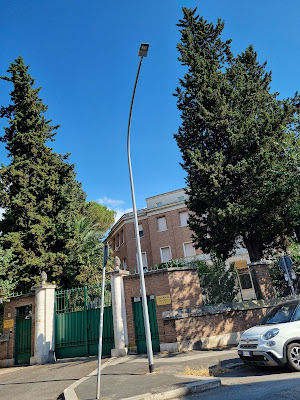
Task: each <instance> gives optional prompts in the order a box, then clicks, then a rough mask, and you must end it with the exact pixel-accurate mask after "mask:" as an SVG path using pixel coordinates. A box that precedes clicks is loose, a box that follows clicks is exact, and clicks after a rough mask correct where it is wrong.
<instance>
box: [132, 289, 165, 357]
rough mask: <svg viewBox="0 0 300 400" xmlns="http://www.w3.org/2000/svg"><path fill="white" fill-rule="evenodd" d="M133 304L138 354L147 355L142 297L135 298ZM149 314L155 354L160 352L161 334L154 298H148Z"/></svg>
mask: <svg viewBox="0 0 300 400" xmlns="http://www.w3.org/2000/svg"><path fill="white" fill-rule="evenodd" d="M132 300H133V302H132V307H133V318H134V330H135V341H136V346H137V352H138V353H147V345H146V336H145V325H144V316H143V305H142V300H141V298H140V297H134V298H133V299H132ZM147 300H148V301H147V303H148V314H149V322H150V330H151V339H152V348H153V351H154V352H158V351H159V334H158V326H157V319H156V309H155V300H154V298H152V296H150V297H149V296H148V298H147Z"/></svg>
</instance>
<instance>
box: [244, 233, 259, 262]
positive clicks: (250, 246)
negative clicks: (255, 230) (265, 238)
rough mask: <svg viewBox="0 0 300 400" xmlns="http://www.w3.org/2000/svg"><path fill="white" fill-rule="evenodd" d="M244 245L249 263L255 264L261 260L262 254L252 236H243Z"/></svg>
mask: <svg viewBox="0 0 300 400" xmlns="http://www.w3.org/2000/svg"><path fill="white" fill-rule="evenodd" d="M244 243H245V246H246V248H247V250H248V253H249V257H250V261H251V262H257V261H260V260H261V258H262V252H261V250H260V248H259V245H258V243H257V241H256V239H255V237H254V236H246V235H245V236H244Z"/></svg>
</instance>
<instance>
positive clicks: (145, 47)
mask: <svg viewBox="0 0 300 400" xmlns="http://www.w3.org/2000/svg"><path fill="white" fill-rule="evenodd" d="M148 48H149V44H148V43H142V44H141V47H140V50H139V53H138V56H139V57H141V59H140V63H139V67H138V71H137V74H136V79H135V84H134V89H133V94H132V99H131V105H130V111H129V120H128V130H127V157H128V167H129V177H130V187H131V197H132V208H133V217H134V231H135V239H136V248H137V259H138V271H139V274H140V283H141V293H142V304H143V315H144V325H145V335H146V344H147V354H148V362H149V372H150V373H152V372H153V371H154V363H153V350H152V341H151V332H150V323H149V314H148V304H147V295H146V287H145V278H144V268H143V260H142V251H141V242H140V235H139V229H138V219H137V212H136V203H135V194H134V186H133V178H132V168H131V157H130V125H131V114H132V108H133V102H134V96H135V91H136V86H137V82H138V79H139V74H140V69H141V65H142V61H143V57H147V53H148Z"/></svg>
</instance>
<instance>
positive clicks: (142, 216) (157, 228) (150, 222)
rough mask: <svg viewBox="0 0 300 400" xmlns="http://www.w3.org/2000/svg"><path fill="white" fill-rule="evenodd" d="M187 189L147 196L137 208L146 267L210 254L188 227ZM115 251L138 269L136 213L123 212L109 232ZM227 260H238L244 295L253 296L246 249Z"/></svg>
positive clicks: (131, 268)
mask: <svg viewBox="0 0 300 400" xmlns="http://www.w3.org/2000/svg"><path fill="white" fill-rule="evenodd" d="M186 199H187V194H186V193H185V191H184V189H178V190H174V191H172V192H168V193H163V194H160V195H157V196H153V197H149V198H147V199H146V203H147V207H146V208H144V209H142V210H138V212H137V215H138V222H139V234H140V241H141V249H142V259H143V267H144V270H150V269H151V268H153V267H155V266H156V265H157V264H160V263H163V262H168V261H170V260H174V259H185V260H193V259H195V258H196V259H202V260H208V261H209V255H207V254H203V252H202V251H201V250H200V249H195V247H194V246H193V243H192V238H191V236H192V232H191V230H190V229H189V227H188V224H187V221H188V209H187V207H186V204H185V200H186ZM108 240H109V244H110V248H111V249H112V250H113V255H114V256H118V257H119V259H120V260H121V268H122V269H124V270H128V271H130V273H135V272H137V257H136V241H135V234H134V221H133V213H127V214H124V215H123V216H122V217H121V218H120V219H119V220H118V221H117V222H116V224H115V225H114V226H113V227H112V229H111V231H110V233H109V236H108ZM228 262H229V263H230V262H235V266H236V268H237V270H238V271H239V280H240V283H241V287H242V289H243V291H242V292H243V298H244V299H247V298H253V297H254V289H253V287H252V282H251V278H250V275H249V270H248V267H247V264H249V263H250V259H249V256H248V253H247V250H246V249H244V248H240V249H238V250H237V251H236V254H235V256H233V257H231V258H230V259H229V260H228Z"/></svg>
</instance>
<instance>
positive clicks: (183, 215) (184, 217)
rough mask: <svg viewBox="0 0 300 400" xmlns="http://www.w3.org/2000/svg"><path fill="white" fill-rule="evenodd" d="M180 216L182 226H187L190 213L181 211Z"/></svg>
mask: <svg viewBox="0 0 300 400" xmlns="http://www.w3.org/2000/svg"><path fill="white" fill-rule="evenodd" d="M179 217H180V226H187V224H188V223H187V221H188V219H189V214H188V212H187V211H184V212H181V213H179Z"/></svg>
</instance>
